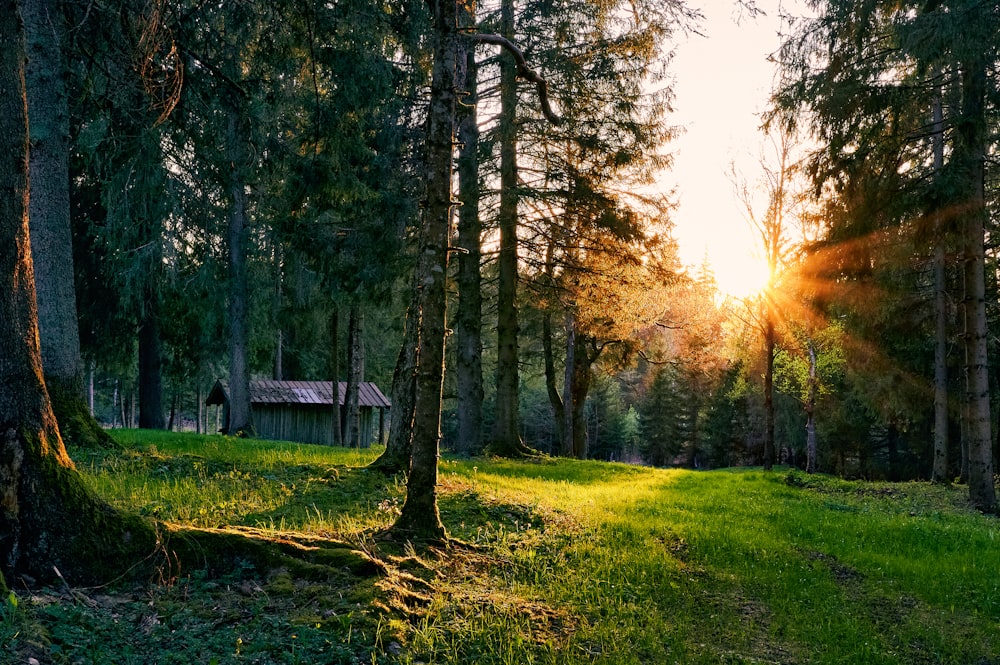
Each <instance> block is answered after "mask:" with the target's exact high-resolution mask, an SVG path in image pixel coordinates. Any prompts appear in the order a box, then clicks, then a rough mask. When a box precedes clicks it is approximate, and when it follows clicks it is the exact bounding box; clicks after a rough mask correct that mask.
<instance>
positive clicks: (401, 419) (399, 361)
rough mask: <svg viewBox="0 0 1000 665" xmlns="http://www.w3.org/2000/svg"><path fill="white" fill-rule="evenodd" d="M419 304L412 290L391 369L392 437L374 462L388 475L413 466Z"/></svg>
mask: <svg viewBox="0 0 1000 665" xmlns="http://www.w3.org/2000/svg"><path fill="white" fill-rule="evenodd" d="M418 307H419V303H418V302H417V291H416V289H413V293H412V297H411V298H410V304H409V306H408V307H407V308H406V322H405V323H404V324H403V343H402V344H401V345H400V348H399V355H398V356H397V358H396V366H395V368H394V369H393V372H392V388H391V390H390V400H391V401H392V407H391V408H392V410H391V411H390V412H389V440H388V441H386V444H385V452H383V453H382V454H381V455H379V458H378V459H377V460H375V461H374V462H372V463H371V466H372V468H375V469H378V470H379V471H382V472H383V473H386V474H389V475H391V474H395V473H400V472H402V471H406V470H407V469H408V468H409V467H410V452H411V450H412V435H413V403H414V399H415V397H416V376H417V375H416V371H417V319H418V318H419V315H418V310H417V308H418Z"/></svg>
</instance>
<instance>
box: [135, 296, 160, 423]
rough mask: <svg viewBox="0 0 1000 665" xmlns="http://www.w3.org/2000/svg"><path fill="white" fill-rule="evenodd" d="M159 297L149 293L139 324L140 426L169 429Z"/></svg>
mask: <svg viewBox="0 0 1000 665" xmlns="http://www.w3.org/2000/svg"><path fill="white" fill-rule="evenodd" d="M150 290H152V289H150ZM157 298H158V296H157V295H156V294H155V293H150V294H148V296H147V298H146V304H145V306H144V307H143V312H142V320H141V321H140V323H139V427H140V428H142V429H166V427H167V424H166V421H165V420H164V414H163V340H162V337H161V335H160V307H159V302H158V300H157Z"/></svg>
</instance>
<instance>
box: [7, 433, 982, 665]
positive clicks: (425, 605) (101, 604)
mask: <svg viewBox="0 0 1000 665" xmlns="http://www.w3.org/2000/svg"><path fill="white" fill-rule="evenodd" d="M115 435H116V438H118V439H119V440H120V441H121V442H123V443H124V444H125V450H124V452H109V453H91V454H89V456H82V455H81V454H80V453H79V451H78V452H77V454H76V455H75V459H76V460H77V464H78V466H79V468H80V469H81V471H82V472H83V473H84V475H85V477H86V478H87V479H88V482H90V483H91V485H92V486H93V487H94V489H95V491H97V492H98V493H99V494H101V495H102V496H104V497H105V498H106V499H107V500H108V501H110V502H111V503H112V504H114V505H116V506H119V507H121V508H123V509H126V510H132V511H138V512H142V513H145V514H149V515H155V516H156V517H157V518H158V519H160V520H163V521H167V522H174V523H178V524H185V525H192V526H202V527H223V526H243V527H254V528H258V529H263V530H264V531H265V532H267V533H273V534H274V535H279V534H281V533H284V532H289V533H292V532H294V533H306V534H311V535H318V536H321V537H328V538H334V539H338V540H346V541H348V542H351V543H353V544H355V546H356V547H358V548H362V549H365V550H366V551H369V552H371V553H373V554H375V555H376V556H379V557H380V558H381V559H383V561H385V562H386V565H387V570H388V571H389V572H388V574H387V575H386V576H385V577H384V578H382V579H381V580H378V581H374V582H373V581H372V580H362V579H358V580H351V579H345V580H343V581H342V582H339V583H337V584H329V583H322V584H320V583H317V582H315V581H309V580H302V579H296V578H294V577H292V576H291V575H290V574H289V573H288V572H287V571H282V570H275V571H253V570H234V571H233V572H232V574H231V575H230V576H228V577H226V578H225V579H221V580H219V579H213V580H209V579H206V578H205V577H204V575H202V574H199V573H198V571H184V572H183V573H182V574H180V575H178V576H175V577H174V578H173V579H172V580H171V581H170V582H169V583H167V584H160V585H153V586H151V587H148V588H142V589H115V590H111V589H95V590H78V591H77V593H76V594H68V593H67V592H65V590H62V591H60V590H51V591H47V592H36V593H34V594H21V596H19V598H20V599H21V602H20V603H19V604H18V606H17V607H8V608H7V609H6V610H5V613H3V614H0V641H2V642H3V644H2V645H0V662H11V663H14V662H18V663H23V662H25V661H26V660H27V657H35V658H38V659H39V661H40V662H52V663H77V662H83V663H89V662H95V663H96V662H101V663H103V662H108V663H129V662H135V663H146V662H157V663H168V662H178V663H192V662H196V663H212V662H214V663H245V662H246V663H251V662H256V663H358V662H365V663H372V662H376V663H410V664H416V663H428V664H429V663H484V664H489V663H498V664H499V663H511V664H513V663H517V664H521V663H614V664H629V663H657V664H658V663H956V664H959V663H963V664H964V663H972V664H976V665H986V664H990V663H1000V637H998V636H1000V574H998V573H1000V521H998V520H997V519H996V518H993V517H987V516H983V515H980V514H977V513H975V512H973V511H971V510H969V509H968V507H967V506H966V502H965V491H964V489H963V488H949V487H941V486H933V485H929V484H925V483H906V484H887V483H878V484H872V483H860V482H846V481H841V480H838V479H835V478H830V477H825V476H806V475H804V474H801V473H798V472H790V471H788V470H780V471H774V472H771V473H765V472H762V471H760V470H729V471H716V472H708V473H697V472H689V471H680V470H658V469H649V468H641V467H632V466H627V465H621V464H607V463H599V462H575V461H569V460H559V461H552V460H546V461H541V462H508V461H497V460H483V459H478V460H468V461H460V460H450V459H445V460H443V461H442V463H441V467H440V480H441V495H440V505H441V513H442V519H443V520H444V522H445V525H446V527H447V528H448V530H449V533H450V534H451V535H452V536H453V537H455V538H456V539H458V540H460V541H462V542H463V543H465V544H466V545H464V546H455V547H451V548H449V549H447V550H439V549H438V550H426V551H424V550H412V549H409V548H404V549H402V550H400V549H399V548H398V547H395V546H393V545H391V544H388V543H386V542H384V541H383V540H381V539H380V538H379V537H378V534H379V533H380V532H381V531H382V530H383V529H384V528H385V527H387V526H389V525H390V524H391V523H392V521H393V519H394V518H395V516H396V515H397V514H398V510H399V506H400V505H401V502H402V499H403V495H404V491H405V487H404V485H403V482H402V480H400V479H386V478H384V477H383V476H381V475H379V474H377V473H370V472H368V471H366V470H364V468H363V466H364V464H366V463H367V462H368V461H370V460H371V459H373V458H374V457H375V455H376V454H377V453H378V452H379V451H378V450H377V449H376V450H369V451H352V450H345V449H338V448H325V447H318V446H298V445H290V444H281V443H274V442H262V441H248V440H243V439H232V438H226V437H220V436H210V437H199V436H194V435H179V434H164V433H150V432H116V433H115ZM415 578H420V579H422V580H425V581H426V582H428V583H429V584H430V588H431V589H432V590H430V591H428V590H427V589H426V588H425V585H422V584H419V583H418V584H415V583H414V582H415ZM408 580H409V581H408ZM407 589H408V590H409V591H418V592H420V596H414V595H410V596H406V593H405V591H406V590H407ZM22 596H23V597H22ZM404 597H408V598H409V599H410V601H409V604H408V605H407V604H404V603H403V602H401V599H403V598H404ZM414 598H418V600H419V598H423V600H422V601H420V602H417V603H416V604H414V603H413V602H412V601H413V599H414ZM5 654H6V655H5ZM8 657H9V658H13V659H12V660H4V658H8Z"/></svg>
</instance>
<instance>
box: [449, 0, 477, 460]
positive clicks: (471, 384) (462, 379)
mask: <svg viewBox="0 0 1000 665" xmlns="http://www.w3.org/2000/svg"><path fill="white" fill-rule="evenodd" d="M462 18H463V20H464V21H469V22H473V21H474V20H475V3H469V4H468V5H466V6H465V15H464V16H463V17H462ZM460 49H461V50H460V52H459V56H458V63H457V65H458V70H459V77H460V79H461V83H460V84H459V85H460V87H461V88H462V89H463V91H464V96H463V97H462V98H460V100H459V104H458V107H457V108H458V118H457V121H458V141H459V155H458V198H459V201H461V204H462V205H461V207H460V208H459V212H458V248H459V255H458V275H457V277H456V279H455V281H456V284H457V286H458V306H457V310H458V311H457V313H456V316H455V319H456V325H455V328H456V330H455V338H456V341H455V344H456V347H457V352H456V356H457V358H456V365H457V367H456V375H457V377H456V378H457V388H458V407H457V411H458V432H457V439H458V440H457V446H456V447H457V449H458V450H459V451H460V452H462V453H465V454H477V453H479V452H480V451H481V450H482V438H483V395H484V390H483V359H482V355H483V342H482V316H483V305H482V301H483V293H482V279H481V275H480V264H481V259H482V251H481V247H482V238H481V236H482V226H483V225H482V221H481V220H480V218H479V214H480V208H479V121H478V114H477V105H478V103H479V93H478V90H477V88H478V85H479V82H478V77H479V75H478V71H479V67H478V65H477V63H476V49H475V44H473V43H471V42H469V41H467V40H464V41H463V42H462V43H461V44H460Z"/></svg>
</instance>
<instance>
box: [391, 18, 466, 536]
mask: <svg viewBox="0 0 1000 665" xmlns="http://www.w3.org/2000/svg"><path fill="white" fill-rule="evenodd" d="M432 6H433V9H434V69H433V74H432V80H431V99H430V111H429V113H428V122H427V124H428V130H427V205H426V208H425V210H424V228H423V234H422V238H421V250H420V260H419V262H418V267H417V271H418V272H417V275H418V289H419V295H418V302H419V306H420V307H419V309H420V319H419V324H418V333H417V339H418V349H417V372H416V395H415V399H414V409H413V440H412V445H413V448H412V452H411V456H410V473H409V476H408V477H407V482H406V501H405V502H404V503H403V510H402V512H401V513H400V516H399V519H398V520H396V524H395V525H394V527H393V530H394V531H398V532H401V533H402V534H404V535H406V536H408V537H416V538H420V539H427V540H443V539H444V538H445V537H446V534H445V530H444V525H443V524H441V516H440V513H439V512H438V504H437V475H438V454H439V453H438V450H439V448H438V446H439V443H440V440H441V391H442V384H443V381H442V379H443V378H444V342H445V339H444V338H445V322H446V315H447V311H446V304H447V298H446V295H447V290H446V281H447V277H448V238H449V226H450V221H451V206H452V201H451V178H452V146H453V141H454V133H455V58H456V53H457V50H458V49H457V41H458V30H457V24H456V9H457V3H456V2H454V0H435V1H434V2H433V3H432Z"/></svg>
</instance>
